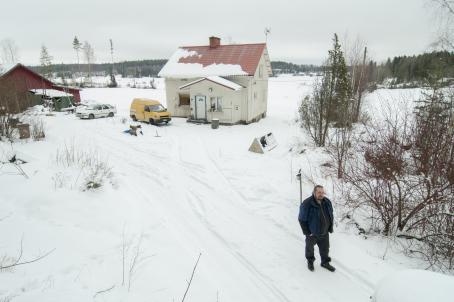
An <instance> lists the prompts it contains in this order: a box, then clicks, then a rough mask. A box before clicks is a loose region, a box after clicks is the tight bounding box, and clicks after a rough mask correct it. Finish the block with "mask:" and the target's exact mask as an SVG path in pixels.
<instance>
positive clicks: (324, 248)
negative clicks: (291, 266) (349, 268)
mask: <svg viewBox="0 0 454 302" xmlns="http://www.w3.org/2000/svg"><path fill="white" fill-rule="evenodd" d="M315 245H318V249H319V251H320V257H321V259H322V264H324V263H328V262H330V261H331V258H330V257H329V256H328V255H329V234H326V235H319V236H315V235H312V236H306V259H307V261H311V262H314V260H315V256H314V246H315Z"/></svg>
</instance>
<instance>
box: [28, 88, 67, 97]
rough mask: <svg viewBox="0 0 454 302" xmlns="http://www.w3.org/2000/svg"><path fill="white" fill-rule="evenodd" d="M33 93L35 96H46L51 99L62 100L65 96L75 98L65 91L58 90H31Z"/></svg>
mask: <svg viewBox="0 0 454 302" xmlns="http://www.w3.org/2000/svg"><path fill="white" fill-rule="evenodd" d="M30 91H31V92H33V93H34V94H39V95H45V96H48V97H51V98H60V97H64V96H73V95H72V94H71V93H66V92H64V91H60V90H56V89H31V90H30Z"/></svg>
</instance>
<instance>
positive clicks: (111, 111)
mask: <svg viewBox="0 0 454 302" xmlns="http://www.w3.org/2000/svg"><path fill="white" fill-rule="evenodd" d="M116 113H117V109H116V108H115V107H114V106H112V105H109V104H90V105H88V106H80V107H78V108H77V109H76V116H77V117H79V118H88V119H94V118H98V117H113V116H114V115H115V114H116Z"/></svg>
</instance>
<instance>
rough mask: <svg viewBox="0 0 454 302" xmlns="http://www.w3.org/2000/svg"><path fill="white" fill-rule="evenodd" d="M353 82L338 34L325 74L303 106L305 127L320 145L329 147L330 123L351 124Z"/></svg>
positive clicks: (302, 117) (302, 114)
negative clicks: (326, 144) (327, 139)
mask: <svg viewBox="0 0 454 302" xmlns="http://www.w3.org/2000/svg"><path fill="white" fill-rule="evenodd" d="M350 84H351V81H350V78H349V74H348V70H347V65H346V63H345V57H344V53H343V51H342V50H341V46H340V44H339V39H338V37H337V34H334V39H333V49H332V50H330V51H328V59H327V61H326V63H325V66H324V70H323V75H322V77H321V79H320V80H319V81H318V82H316V83H315V85H314V91H313V93H312V95H311V96H307V97H305V98H304V99H303V101H302V103H301V106H300V108H299V113H300V117H301V121H302V127H303V128H305V129H306V130H307V131H308V132H309V134H310V135H311V137H312V138H313V140H314V142H315V144H316V145H317V146H319V147H323V146H325V143H326V138H327V135H328V128H329V126H330V125H333V124H334V125H335V126H338V127H346V126H350V124H351V122H352V120H353V116H352V115H353V113H354V112H353V100H352V97H351V96H352V91H351V85H350Z"/></svg>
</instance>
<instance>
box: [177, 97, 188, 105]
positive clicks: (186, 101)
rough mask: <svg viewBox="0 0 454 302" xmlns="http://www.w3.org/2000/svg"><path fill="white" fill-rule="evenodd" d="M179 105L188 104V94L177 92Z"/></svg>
mask: <svg viewBox="0 0 454 302" xmlns="http://www.w3.org/2000/svg"><path fill="white" fill-rule="evenodd" d="M179 100H180V102H179V104H178V105H179V106H186V105H189V104H190V98H189V94H179Z"/></svg>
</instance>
